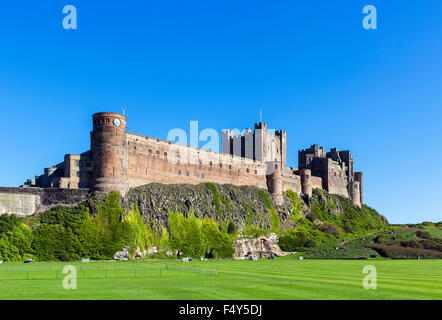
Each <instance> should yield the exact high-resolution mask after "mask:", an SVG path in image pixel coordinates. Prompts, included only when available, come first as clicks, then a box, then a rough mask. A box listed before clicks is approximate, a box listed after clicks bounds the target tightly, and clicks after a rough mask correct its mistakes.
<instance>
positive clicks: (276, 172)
mask: <svg viewBox="0 0 442 320" xmlns="http://www.w3.org/2000/svg"><path fill="white" fill-rule="evenodd" d="M267 171H268V174H267V188H268V190H269V192H270V193H271V194H272V196H273V199H274V200H275V202H276V204H277V205H278V206H280V205H282V203H283V202H284V197H283V196H282V171H281V163H274V162H269V163H267Z"/></svg>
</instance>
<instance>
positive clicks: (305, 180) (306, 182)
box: [299, 169, 313, 197]
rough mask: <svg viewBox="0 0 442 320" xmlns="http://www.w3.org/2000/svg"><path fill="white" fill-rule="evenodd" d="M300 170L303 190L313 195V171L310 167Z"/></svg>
mask: <svg viewBox="0 0 442 320" xmlns="http://www.w3.org/2000/svg"><path fill="white" fill-rule="evenodd" d="M299 172H300V175H301V192H302V193H303V194H306V195H308V196H309V197H312V195H313V187H312V171H311V170H310V169H302V170H299Z"/></svg>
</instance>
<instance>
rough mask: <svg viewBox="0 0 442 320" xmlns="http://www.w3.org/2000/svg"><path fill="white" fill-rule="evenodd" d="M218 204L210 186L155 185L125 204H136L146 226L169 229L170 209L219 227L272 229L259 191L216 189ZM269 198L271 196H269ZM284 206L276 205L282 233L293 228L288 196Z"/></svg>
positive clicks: (131, 196) (133, 193)
mask: <svg viewBox="0 0 442 320" xmlns="http://www.w3.org/2000/svg"><path fill="white" fill-rule="evenodd" d="M216 188H217V190H218V205H219V207H218V208H219V211H220V212H221V213H220V212H219V211H218V210H217V208H216V207H217V204H216V200H215V198H214V196H213V194H212V193H211V191H210V190H209V188H208V187H207V186H206V184H199V185H183V184H182V185H165V184H159V183H151V184H148V185H144V186H140V187H137V188H133V189H131V190H130V191H129V192H128V193H127V194H126V196H125V197H124V198H123V200H122V205H123V207H124V208H125V209H126V210H129V209H132V208H133V205H134V204H136V205H137V206H138V209H139V210H140V213H141V214H142V215H143V220H144V222H145V223H146V224H149V225H153V226H156V227H157V228H159V227H160V226H165V227H166V228H167V229H168V228H169V225H168V224H169V209H170V210H172V211H175V212H182V213H184V214H187V213H188V212H189V211H191V210H192V211H193V212H194V213H195V216H196V217H199V218H203V217H211V218H213V219H215V221H216V222H217V223H218V224H221V222H225V223H228V222H229V221H233V223H235V225H236V226H237V228H238V229H239V230H240V231H241V230H242V229H243V228H244V227H245V226H247V225H252V226H254V227H256V226H258V227H259V228H262V229H270V228H271V216H270V212H269V209H268V208H267V207H266V206H265V203H264V200H263V199H262V197H261V196H260V194H259V189H258V188H256V187H250V186H233V185H216ZM269 198H271V197H270V195H269ZM284 200H285V201H284V204H283V205H282V206H277V205H276V204H275V203H274V202H273V201H272V206H273V207H274V208H275V210H276V214H277V215H278V218H279V222H280V230H281V231H284V230H287V229H289V228H292V227H293V225H294V224H293V220H292V219H291V217H290V212H291V210H292V206H291V204H290V202H289V201H288V200H287V199H286V197H285V196H284Z"/></svg>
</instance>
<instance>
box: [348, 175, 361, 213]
mask: <svg viewBox="0 0 442 320" xmlns="http://www.w3.org/2000/svg"><path fill="white" fill-rule="evenodd" d="M350 196H351V199H352V200H353V203H354V205H355V206H358V207H361V193H360V183H359V181H353V182H351V183H350Z"/></svg>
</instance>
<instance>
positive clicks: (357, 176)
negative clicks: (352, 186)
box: [354, 171, 364, 204]
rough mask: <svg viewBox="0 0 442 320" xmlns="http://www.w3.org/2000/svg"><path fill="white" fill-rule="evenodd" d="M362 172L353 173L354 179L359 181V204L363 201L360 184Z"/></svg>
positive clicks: (362, 189)
mask: <svg viewBox="0 0 442 320" xmlns="http://www.w3.org/2000/svg"><path fill="white" fill-rule="evenodd" d="M362 178H363V176H362V172H360V171H358V172H355V173H354V179H355V181H358V182H359V197H360V200H361V204H363V203H364V186H363V185H362Z"/></svg>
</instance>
